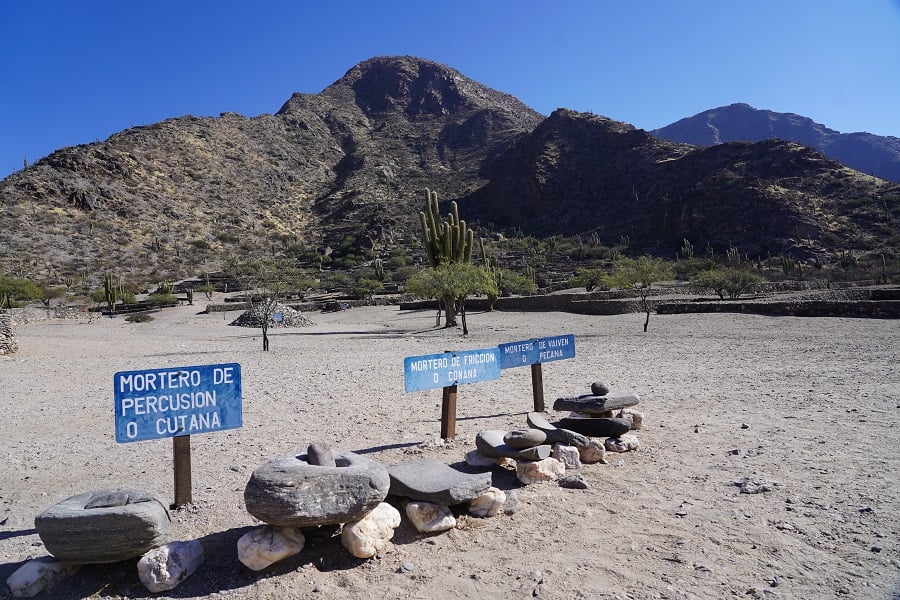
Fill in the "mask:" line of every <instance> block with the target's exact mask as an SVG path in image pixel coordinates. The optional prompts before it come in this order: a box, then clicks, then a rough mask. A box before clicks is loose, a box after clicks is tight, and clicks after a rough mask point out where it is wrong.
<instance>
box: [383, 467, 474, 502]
mask: <svg viewBox="0 0 900 600" xmlns="http://www.w3.org/2000/svg"><path fill="white" fill-rule="evenodd" d="M387 471H388V475H390V478H391V489H390V494H391V495H394V496H402V497H404V498H410V499H412V500H422V501H425V502H431V503H433V504H441V505H444V506H452V505H454V504H462V503H463V502H469V501H470V500H474V499H475V498H477V497H479V496H481V495H482V494H484V493H485V492H486V491H487V490H488V489H490V487H491V472H490V471H486V472H484V473H474V474H473V473H463V472H462V471H457V470H456V469H454V468H453V467H451V466H449V465H445V464H444V463H442V462H440V461H437V460H434V459H431V458H423V459H419V460H407V461H403V462H399V463H396V464H394V465H391V466H389V467H388V468H387Z"/></svg>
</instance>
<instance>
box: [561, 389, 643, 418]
mask: <svg viewBox="0 0 900 600" xmlns="http://www.w3.org/2000/svg"><path fill="white" fill-rule="evenodd" d="M639 402H640V399H639V398H638V396H637V394H636V393H634V392H632V391H615V392H609V393H607V394H606V395H603V396H597V395H594V394H584V395H581V396H565V397H562V398H557V399H556V400H555V401H554V402H553V410H555V411H564V410H575V411H578V412H583V413H590V414H596V413H605V412H608V411H611V410H619V409H621V408H628V407H629V406H635V405H636V404H638V403H639Z"/></svg>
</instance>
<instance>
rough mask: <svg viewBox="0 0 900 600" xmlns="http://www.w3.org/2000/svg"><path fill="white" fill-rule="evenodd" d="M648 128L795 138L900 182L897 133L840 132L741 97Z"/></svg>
mask: <svg viewBox="0 0 900 600" xmlns="http://www.w3.org/2000/svg"><path fill="white" fill-rule="evenodd" d="M650 133H652V134H653V135H655V136H657V137H660V138H663V139H665V140H670V141H673V142H684V143H686V144H694V145H696V146H713V145H716V144H723V143H725V142H759V141H762V140H765V139H769V138H778V139H781V140H786V141H791V142H799V143H801V144H803V145H804V146H809V147H810V148H815V149H817V150H820V151H821V152H822V153H823V154H824V155H825V156H827V157H829V158H833V159H835V160H838V161H840V162H842V163H844V164H845V165H847V166H848V167H851V168H853V169H856V170H857V171H862V172H863V173H868V174H870V175H875V176H876V177H881V178H883V179H889V180H891V181H894V182H900V138H896V137H893V136H881V135H873V134H871V133H865V132H858V133H841V132H839V131H835V130H833V129H829V128H828V127H826V126H824V125H822V124H821V123H816V122H815V121H813V120H812V119H810V118H808V117H803V116H800V115H796V114H794V113H778V112H772V111H770V110H759V109H756V108H753V107H752V106H750V105H748V104H743V103H739V104H731V105H729V106H720V107H719V108H713V109H710V110H706V111H703V112H701V113H698V114H696V115H694V116H693V117H687V118H685V119H681V120H679V121H676V122H675V123H672V124H671V125H667V126H665V127H662V128H660V129H654V130H653V131H651V132H650Z"/></svg>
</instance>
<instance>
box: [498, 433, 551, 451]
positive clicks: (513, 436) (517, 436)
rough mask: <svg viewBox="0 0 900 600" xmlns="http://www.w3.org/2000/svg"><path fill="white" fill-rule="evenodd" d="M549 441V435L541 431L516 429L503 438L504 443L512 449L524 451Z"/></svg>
mask: <svg viewBox="0 0 900 600" xmlns="http://www.w3.org/2000/svg"><path fill="white" fill-rule="evenodd" d="M546 441H547V434H546V433H544V432H543V431H541V430H540V429H516V430H515V431H510V432H507V434H506V435H504V436H503V442H504V443H505V444H506V445H507V446H509V447H510V448H516V449H517V450H522V449H524V448H534V447H535V446H540V445H541V444H543V443H544V442H546Z"/></svg>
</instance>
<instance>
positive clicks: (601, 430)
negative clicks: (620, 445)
mask: <svg viewBox="0 0 900 600" xmlns="http://www.w3.org/2000/svg"><path fill="white" fill-rule="evenodd" d="M559 426H560V427H562V428H564V429H571V430H572V431H577V432H578V433H581V434H583V435H586V436H589V437H614V436H617V435H622V434H623V433H626V432H627V431H629V430H630V429H631V421H629V420H628V419H609V418H604V417H598V418H590V417H587V418H584V417H565V418H563V419H560V420H559ZM607 449H608V448H607Z"/></svg>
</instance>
